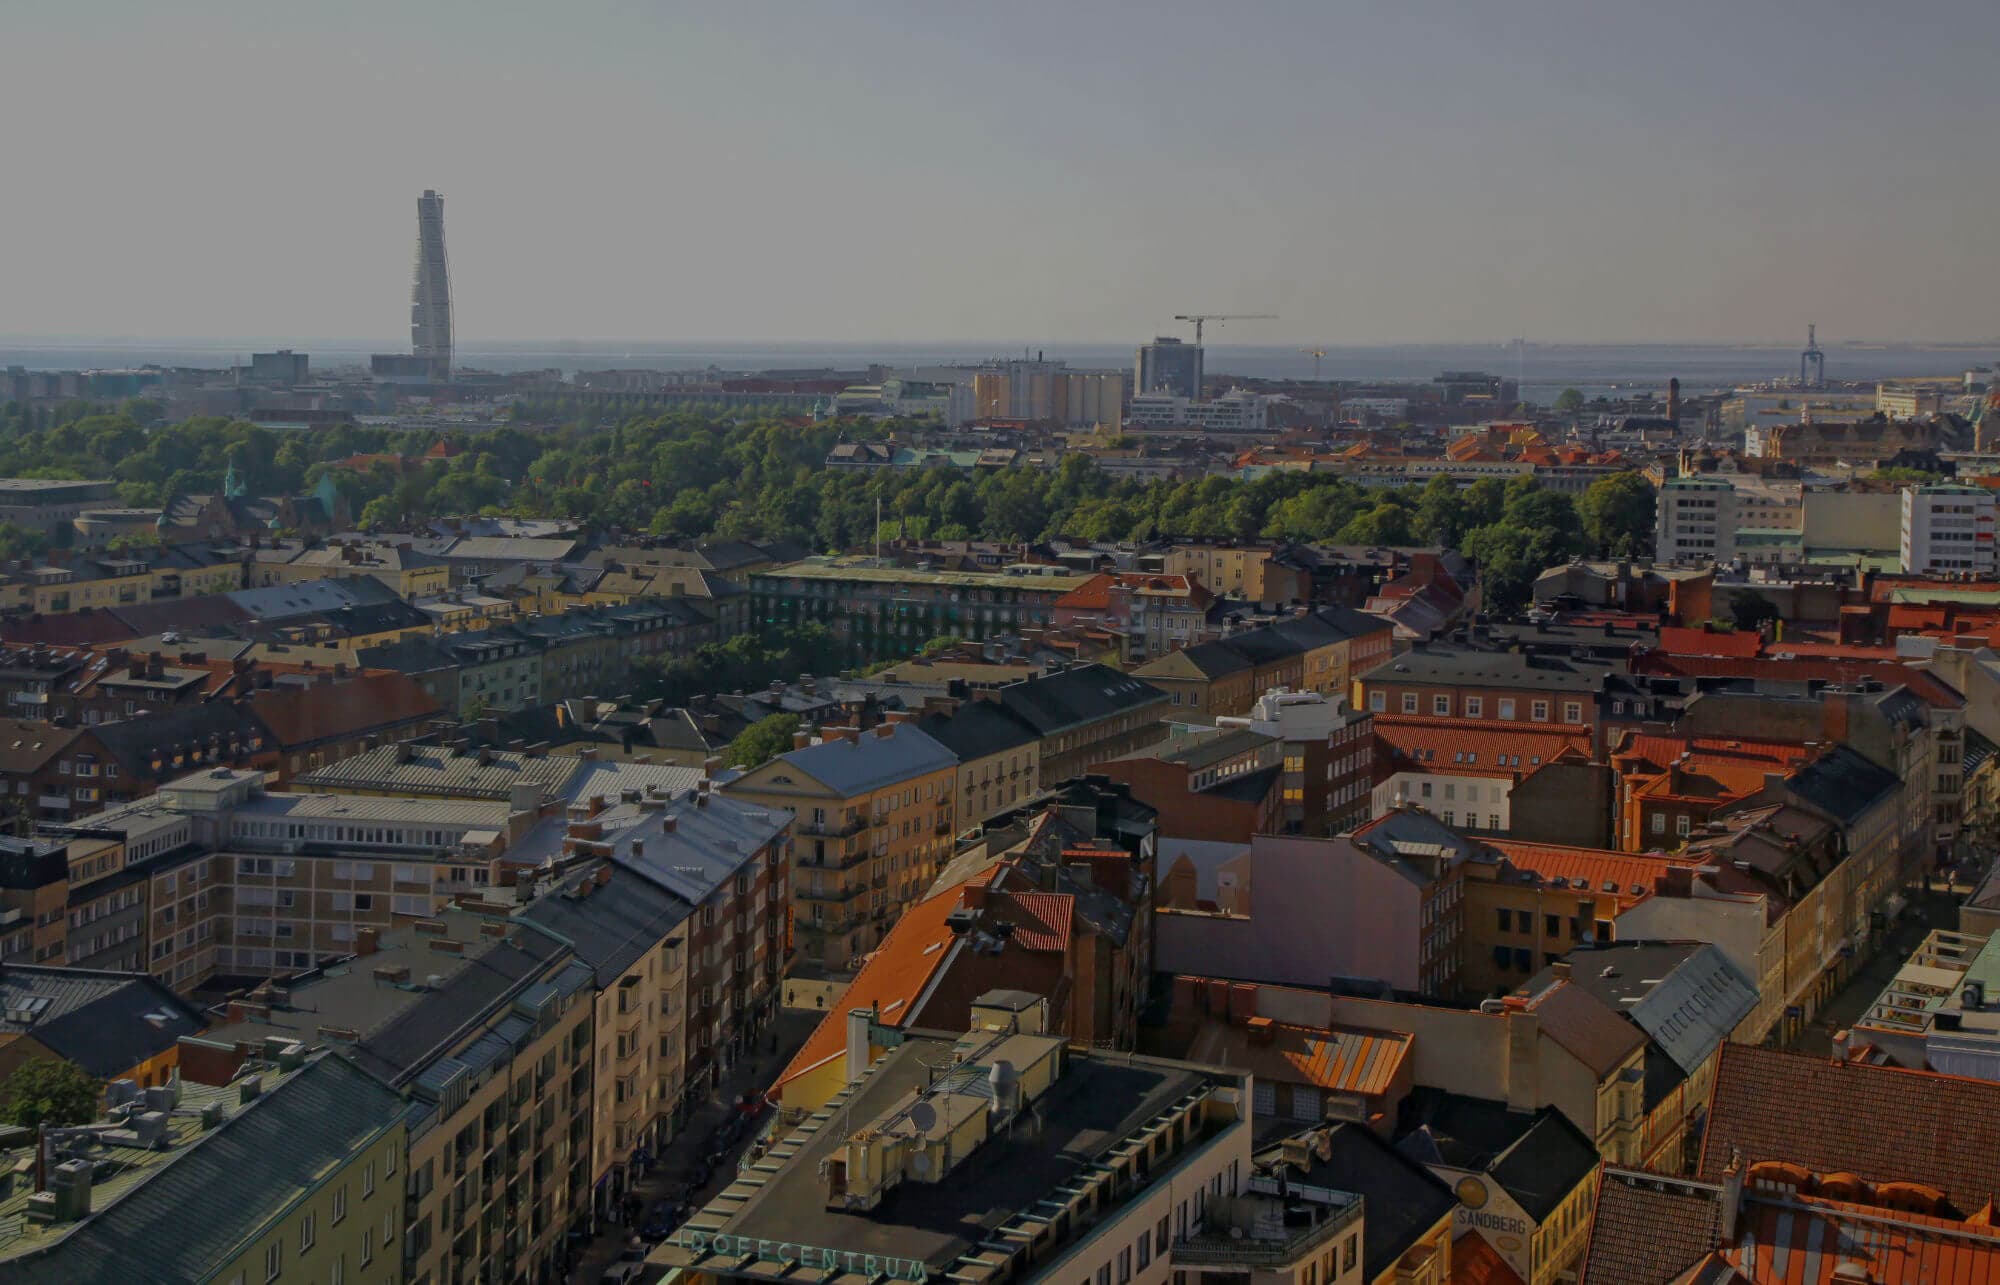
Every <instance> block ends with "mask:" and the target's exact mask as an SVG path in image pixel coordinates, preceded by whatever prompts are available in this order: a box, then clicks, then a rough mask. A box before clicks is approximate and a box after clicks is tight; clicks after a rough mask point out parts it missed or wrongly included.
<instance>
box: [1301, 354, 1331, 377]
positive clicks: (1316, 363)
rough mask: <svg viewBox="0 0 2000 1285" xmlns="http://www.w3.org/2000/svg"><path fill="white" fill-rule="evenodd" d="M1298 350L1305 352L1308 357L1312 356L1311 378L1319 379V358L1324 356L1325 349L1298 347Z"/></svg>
mask: <svg viewBox="0 0 2000 1285" xmlns="http://www.w3.org/2000/svg"><path fill="white" fill-rule="evenodd" d="M1299 351H1300V352H1302V353H1304V354H1305V355H1306V356H1308V357H1310V358H1312V359H1313V379H1314V380H1318V379H1319V361H1320V358H1322V357H1324V356H1326V349H1324V348H1301V349H1299Z"/></svg>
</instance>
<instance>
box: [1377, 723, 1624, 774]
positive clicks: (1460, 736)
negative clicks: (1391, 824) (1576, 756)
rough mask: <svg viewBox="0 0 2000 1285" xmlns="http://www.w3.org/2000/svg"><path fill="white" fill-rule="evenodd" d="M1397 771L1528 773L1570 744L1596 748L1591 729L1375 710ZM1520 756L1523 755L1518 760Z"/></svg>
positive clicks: (1381, 738) (1582, 749)
mask: <svg viewBox="0 0 2000 1285" xmlns="http://www.w3.org/2000/svg"><path fill="white" fill-rule="evenodd" d="M1375 736H1376V739H1377V740H1378V741H1379V742H1380V744H1381V745H1382V746H1383V747H1384V749H1385V750H1386V751H1388V754H1387V758H1386V760H1385V763H1384V766H1385V767H1386V768H1387V769H1388V770H1389V771H1392V772H1415V771H1424V772H1437V773H1440V774H1443V775H1450V776H1514V775H1517V774H1519V775H1525V774H1526V773H1528V772H1531V771H1533V770H1534V769H1536V768H1538V767H1540V766H1541V765H1542V764H1544V763H1546V762H1548V761H1549V760H1550V759H1552V758H1554V757H1555V756H1556V755H1558V754H1560V753H1562V752H1563V751H1564V750H1566V749H1574V750H1576V751H1577V752H1578V753H1580V754H1584V755H1588V754H1589V753H1590V733H1589V732H1587V731H1580V730H1579V731H1568V730H1565V729H1562V728H1556V727H1541V726H1536V725H1534V724H1525V725H1524V724H1521V723H1502V722H1498V721H1495V720H1490V719H1478V718H1420V717H1413V718H1399V717H1396V716H1394V715H1390V714H1377V715H1376V716H1375ZM1516 760H1518V761H1516Z"/></svg>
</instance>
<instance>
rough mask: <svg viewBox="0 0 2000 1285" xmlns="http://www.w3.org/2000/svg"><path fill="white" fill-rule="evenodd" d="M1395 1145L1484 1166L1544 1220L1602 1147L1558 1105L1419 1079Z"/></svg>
mask: <svg viewBox="0 0 2000 1285" xmlns="http://www.w3.org/2000/svg"><path fill="white" fill-rule="evenodd" d="M1398 1128H1399V1130H1400V1131H1401V1132H1402V1136H1401V1137H1400V1138H1399V1139H1398V1140H1397V1143H1396V1146H1397V1149H1398V1150H1400V1151H1402V1152H1403V1154H1404V1155H1406V1156H1409V1157H1410V1158H1411V1159H1413V1160H1415V1161H1417V1162H1418V1163H1420V1164H1426V1165H1429V1164H1441V1165H1445V1166H1447V1167H1449V1168H1453V1169H1470V1170H1473V1171H1474V1172H1479V1173H1485V1174H1487V1175H1488V1176H1489V1177H1491V1178H1492V1179H1493V1180H1494V1181H1495V1182H1497V1183H1498V1184H1499V1185H1500V1186H1501V1187H1502V1188H1503V1189H1505V1190H1506V1192H1507V1193H1508V1194H1509V1195H1511V1196H1513V1197H1514V1199H1515V1200H1517V1201H1519V1202H1520V1204H1521V1207H1522V1209H1523V1210H1525V1211H1526V1212H1527V1214H1528V1216H1529V1217H1531V1218H1533V1219H1534V1220H1535V1222H1536V1223H1538V1224H1539V1223H1540V1222H1541V1221H1542V1220H1543V1219H1545V1218H1546V1217H1547V1216H1548V1215H1549V1214H1550V1213H1551V1212H1552V1211H1554V1210H1555V1208H1556V1207H1557V1206H1558V1205H1560V1204H1561V1203H1562V1201H1563V1198H1564V1197H1565V1196H1567V1195H1569V1193H1570V1192H1572V1191H1574V1190H1576V1186H1577V1184H1578V1183H1580V1182H1584V1181H1587V1180H1588V1179H1589V1178H1590V1176H1591V1175H1592V1174H1593V1173H1594V1172H1595V1171H1596V1169H1597V1148H1596V1147H1595V1146H1594V1145H1593V1144H1592V1143H1591V1141H1590V1139H1589V1138H1588V1137H1586V1136H1585V1135H1584V1133H1583V1131H1582V1130H1580V1129H1578V1128H1577V1127H1576V1126H1575V1125H1574V1124H1571V1123H1570V1122H1569V1118H1568V1117H1567V1116H1565V1115H1563V1113H1562V1112H1561V1111H1559V1110H1558V1109H1556V1108H1555V1107H1552V1106H1545V1107H1542V1108H1541V1109H1540V1110H1538V1111H1516V1110H1512V1109H1510V1108H1509V1107H1508V1106H1507V1104H1506V1103H1505V1102H1496V1101H1493V1100H1491V1099H1489V1098H1473V1097H1466V1096H1464V1095H1463V1094H1458V1093H1446V1092H1444V1091H1443V1090H1440V1089H1431V1088H1423V1087H1418V1088H1416V1089H1413V1090H1411V1092H1410V1095H1409V1097H1407V1098H1405V1099H1404V1100H1403V1106H1402V1111H1401V1114H1400V1116H1399V1119H1398Z"/></svg>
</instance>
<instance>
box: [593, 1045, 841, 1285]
mask: <svg viewBox="0 0 2000 1285" xmlns="http://www.w3.org/2000/svg"><path fill="white" fill-rule="evenodd" d="M821 1016H822V1014H819V1013H803V1012H799V1013H794V1012H780V1013H779V1014H778V1017H777V1020H776V1021H774V1022H773V1023H772V1024H771V1025H770V1026H769V1027H768V1028H766V1030H765V1031H764V1033H763V1036H762V1038H761V1040H760V1042H759V1044H758V1047H757V1051H756V1053H755V1054H754V1055H753V1056H751V1057H746V1058H744V1059H743V1060H742V1061H740V1062H738V1063H737V1064H736V1065H735V1066H734V1067H733V1068H731V1070H730V1073H729V1075H728V1077H727V1078H725V1079H724V1080H723V1082H722V1087H721V1088H719V1089H717V1090H715V1091H714V1092H713V1093H710V1094H708V1095H707V1096H706V1097H704V1098H703V1099H702V1100H701V1102H700V1103H699V1105H697V1106H696V1107H695V1109H694V1110H693V1112H691V1113H690V1114H689V1116H688V1118H687V1122H686V1123H685V1124H683V1125H682V1126H681V1131H680V1133H679V1134H678V1135H677V1136H676V1137H675V1138H674V1140H673V1141H672V1142H669V1143H668V1144H667V1145H666V1147H665V1148H663V1149H662V1150H661V1152H660V1155H659V1158H658V1160H657V1161H656V1162H655V1164H654V1165H653V1167H652V1169H651V1170H650V1171H649V1172H648V1173H647V1174H646V1176H645V1177H643V1178H641V1179H639V1181H638V1182H637V1183H636V1184H634V1187H633V1190H634V1192H635V1193H636V1194H637V1195H638V1197H639V1202H640V1217H641V1219H642V1220H643V1219H644V1216H645V1210H647V1209H649V1208H651V1207H652V1204H653V1202H654V1201H656V1200H661V1199H664V1198H666V1197H667V1196H670V1195H671V1196H680V1195H682V1194H683V1193H685V1192H686V1191H687V1187H688V1183H689V1181H690V1180H691V1179H692V1177H693V1175H694V1170H695V1167H696V1166H697V1165H699V1164H700V1163H701V1162H702V1161H703V1160H705V1159H707V1154H706V1153H707V1151H708V1148H709V1140H710V1138H711V1137H712V1136H713V1135H714V1133H715V1131H716V1129H717V1128H719V1127H720V1126H721V1124H722V1122H723V1121H724V1120H726V1119H727V1118H728V1117H729V1115H730V1112H731V1111H732V1109H733V1104H734V1103H735V1101H736V1100H737V1098H738V1097H740V1096H741V1095H742V1094H745V1093H762V1092H763V1091H764V1090H765V1089H767V1088H769V1087H770V1085H771V1081H773V1080H775V1079H777V1078H778V1072H780V1071H782V1070H784V1069H785V1064H786V1063H787V1062H789V1061H791V1060H792V1055H793V1054H794V1053H796V1052H798V1050H799V1046H800V1045H802V1044H804V1043H805V1042H806V1037H807V1036H808V1035H810V1034H812V1031H813V1028H814V1027H815V1026H817V1025H819V1020H820V1017H821ZM774 1032H775V1034H776V1036H777V1051H776V1052H775V1053H774V1052H771V1051H770V1048H771V1039H772V1035H773V1033H774ZM769 1119H770V1108H769V1107H766V1108H765V1111H764V1114H763V1115H761V1116H759V1117H758V1119H757V1122H756V1123H757V1127H758V1128H761V1127H762V1126H763V1125H764V1124H765V1123H766V1122H767V1121H768V1120H769ZM756 1132H757V1130H756V1128H753V1129H749V1130H746V1131H745V1132H744V1134H743V1136H742V1137H741V1138H739V1139H737V1140H736V1142H735V1143H734V1144H733V1145H731V1146H730V1148H729V1149H728V1153H727V1154H726V1155H725V1156H724V1158H723V1160H722V1162H721V1163H720V1164H718V1165H716V1166H715V1172H714V1173H713V1174H712V1175H711V1176H710V1178H709V1182H708V1186H706V1187H704V1188H702V1189H701V1190H700V1191H699V1192H696V1193H695V1194H694V1195H693V1196H691V1197H689V1203H690V1204H693V1205H696V1206H699V1205H701V1204H702V1203H703V1202H704V1201H706V1200H707V1199H708V1198H709V1197H710V1196H712V1195H714V1194H715V1193H716V1192H717V1191H719V1190H721V1189H722V1187H723V1186H724V1184H725V1183H726V1181H727V1175H728V1174H731V1173H734V1172H735V1170H736V1159H737V1157H738V1156H740V1155H741V1154H742V1153H743V1149H744V1148H745V1147H747V1146H749V1145H750V1140H751V1139H752V1138H753V1137H755V1136H756ZM636 1230H637V1229H636V1228H634V1227H630V1226H626V1225H623V1224H611V1223H607V1224H605V1225H604V1226H603V1227H602V1228H601V1229H600V1231H599V1232H598V1235H597V1238H596V1239H595V1240H593V1241H591V1243H590V1245H589V1246H588V1247H587V1248H586V1249H585V1250H584V1252H583V1255H582V1257H580V1258H579V1259H578V1260H577V1265H576V1268H575V1269H574V1270H573V1271H571V1273H570V1280H571V1281H573V1282H578V1283H579V1285H591V1283H593V1282H595V1281H597V1280H598V1279H599V1278H601V1277H602V1276H603V1275H604V1270H605V1269H606V1268H607V1267H610V1266H611V1265H612V1264H613V1263H615V1262H617V1261H618V1255H619V1253H620V1252H622V1251H623V1249H624V1247H625V1244H626V1242H627V1241H628V1240H629V1239H630V1238H631V1236H632V1234H633V1232H634V1231H636ZM656 1274H657V1269H656ZM641 1279H648V1278H641Z"/></svg>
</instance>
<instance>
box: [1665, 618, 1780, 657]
mask: <svg viewBox="0 0 2000 1285" xmlns="http://www.w3.org/2000/svg"><path fill="white" fill-rule="evenodd" d="M1659 647H1660V650H1661V651H1663V652H1666V653H1667V654H1668V655H1670V656H1741V657H1744V658H1746V659H1747V658H1749V657H1752V656H1755V655H1757V654H1759V653H1760V652H1761V651H1762V650H1763V648H1764V638H1763V635H1761V634H1759V633H1757V631H1756V630H1754V629H1739V630H1736V631H1734V632H1733V633H1732V632H1730V631H1728V630H1723V629H1708V628H1702V629H1682V628H1678V627H1675V626H1667V627H1665V628H1663V629H1661V630H1660V644H1659Z"/></svg>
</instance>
